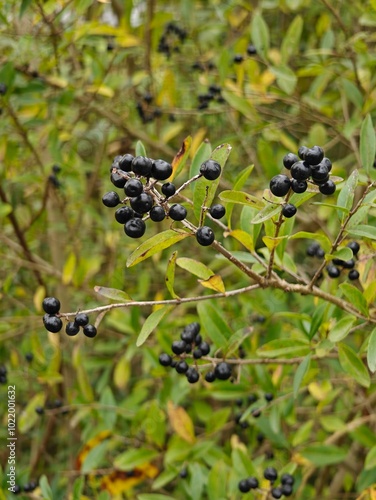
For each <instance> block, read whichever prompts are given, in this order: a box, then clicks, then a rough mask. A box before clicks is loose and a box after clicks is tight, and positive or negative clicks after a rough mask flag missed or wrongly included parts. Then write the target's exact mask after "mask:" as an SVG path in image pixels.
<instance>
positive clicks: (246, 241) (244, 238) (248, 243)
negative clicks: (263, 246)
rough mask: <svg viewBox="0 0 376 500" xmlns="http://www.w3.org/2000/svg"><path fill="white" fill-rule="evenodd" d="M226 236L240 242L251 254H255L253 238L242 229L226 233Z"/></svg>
mask: <svg viewBox="0 0 376 500" xmlns="http://www.w3.org/2000/svg"><path fill="white" fill-rule="evenodd" d="M225 236H226V237H227V236H232V237H233V238H235V239H236V240H237V241H239V242H240V243H241V244H242V245H243V246H244V247H245V248H246V249H247V250H248V251H249V252H254V250H255V245H254V242H253V238H252V236H251V235H250V234H248V233H246V232H245V231H242V230H241V229H234V230H233V231H230V232H229V233H225Z"/></svg>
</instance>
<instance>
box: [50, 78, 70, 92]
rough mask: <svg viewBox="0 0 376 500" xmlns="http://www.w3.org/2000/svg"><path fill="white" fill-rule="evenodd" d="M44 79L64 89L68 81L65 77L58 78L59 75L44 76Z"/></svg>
mask: <svg viewBox="0 0 376 500" xmlns="http://www.w3.org/2000/svg"><path fill="white" fill-rule="evenodd" d="M45 80H46V82H47V83H49V84H50V85H53V86H54V87H59V88H60V89H65V87H66V86H67V85H68V81H67V80H66V79H65V78H60V77H59V76H46V77H45Z"/></svg>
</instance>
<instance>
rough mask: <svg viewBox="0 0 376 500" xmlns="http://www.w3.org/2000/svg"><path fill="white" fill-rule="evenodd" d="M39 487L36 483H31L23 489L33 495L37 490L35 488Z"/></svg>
mask: <svg viewBox="0 0 376 500" xmlns="http://www.w3.org/2000/svg"><path fill="white" fill-rule="evenodd" d="M37 486H38V483H37V482H36V481H30V482H29V483H26V484H25V485H24V487H23V490H24V491H25V492H26V493H31V492H32V491H34V490H35V488H36V487H37Z"/></svg>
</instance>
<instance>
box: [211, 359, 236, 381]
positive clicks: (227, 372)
mask: <svg viewBox="0 0 376 500" xmlns="http://www.w3.org/2000/svg"><path fill="white" fill-rule="evenodd" d="M214 372H215V376H216V378H218V379H219V380H228V379H229V378H230V377H231V375H232V369H231V365H229V364H228V363H226V362H225V361H222V362H221V363H219V364H218V365H216V367H215V370H214Z"/></svg>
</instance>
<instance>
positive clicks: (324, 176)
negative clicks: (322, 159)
mask: <svg viewBox="0 0 376 500" xmlns="http://www.w3.org/2000/svg"><path fill="white" fill-rule="evenodd" d="M328 175H329V170H328V167H327V166H326V165H323V164H322V163H320V164H319V165H318V167H317V168H315V169H314V170H313V169H312V180H313V181H314V182H315V183H321V184H324V183H325V182H327V180H328Z"/></svg>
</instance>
